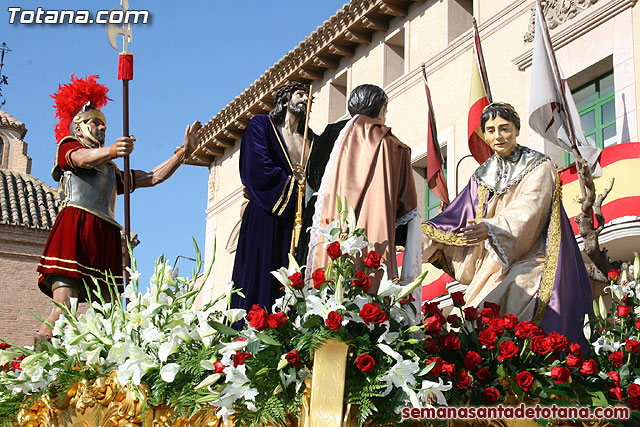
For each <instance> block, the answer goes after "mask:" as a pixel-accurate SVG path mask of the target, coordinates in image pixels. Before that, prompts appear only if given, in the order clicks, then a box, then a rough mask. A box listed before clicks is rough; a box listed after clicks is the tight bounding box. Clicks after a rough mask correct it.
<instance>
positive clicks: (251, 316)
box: [247, 304, 269, 331]
mask: <svg viewBox="0 0 640 427" xmlns="http://www.w3.org/2000/svg"><path fill="white" fill-rule="evenodd" d="M247 320H248V321H249V324H250V325H251V326H253V327H254V328H256V329H257V330H259V331H264V330H265V329H267V327H268V326H269V323H268V322H267V312H266V311H265V310H264V309H262V308H260V306H259V305H258V304H253V307H251V310H249V313H247Z"/></svg>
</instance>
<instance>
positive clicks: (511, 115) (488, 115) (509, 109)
mask: <svg viewBox="0 0 640 427" xmlns="http://www.w3.org/2000/svg"><path fill="white" fill-rule="evenodd" d="M496 116H500V117H502V118H503V119H505V120H508V121H510V122H511V123H513V124H514V125H515V126H516V129H518V131H519V130H520V116H518V113H516V110H515V108H513V106H511V104H507V103H506V102H492V103H491V104H489V105H487V106H486V107H484V110H482V115H481V116H480V128H481V129H482V132H484V126H485V125H486V124H487V122H488V121H489V119H491V120H493V119H495V118H496Z"/></svg>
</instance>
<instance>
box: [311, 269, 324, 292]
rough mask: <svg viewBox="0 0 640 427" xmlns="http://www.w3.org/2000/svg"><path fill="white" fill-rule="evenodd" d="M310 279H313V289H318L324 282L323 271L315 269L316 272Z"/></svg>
mask: <svg viewBox="0 0 640 427" xmlns="http://www.w3.org/2000/svg"><path fill="white" fill-rule="evenodd" d="M311 278H312V279H313V287H314V288H316V289H320V287H321V286H322V284H323V283H324V282H325V279H324V270H323V269H321V268H319V269H317V270H316V271H314V272H313V274H312V275H311Z"/></svg>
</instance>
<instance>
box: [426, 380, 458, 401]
mask: <svg viewBox="0 0 640 427" xmlns="http://www.w3.org/2000/svg"><path fill="white" fill-rule="evenodd" d="M451 387H452V386H451V383H450V382H449V383H447V384H445V383H444V382H443V381H442V378H438V382H437V383H436V382H433V381H422V387H420V390H418V397H419V398H420V401H421V403H422V405H421V406H429V405H432V404H433V402H434V401H435V403H436V404H438V405H440V406H447V399H446V398H445V397H444V393H443V392H444V391H449V390H451Z"/></svg>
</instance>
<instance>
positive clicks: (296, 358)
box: [284, 350, 300, 368]
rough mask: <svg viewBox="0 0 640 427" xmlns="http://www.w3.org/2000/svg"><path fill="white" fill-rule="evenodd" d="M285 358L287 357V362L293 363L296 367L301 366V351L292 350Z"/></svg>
mask: <svg viewBox="0 0 640 427" xmlns="http://www.w3.org/2000/svg"><path fill="white" fill-rule="evenodd" d="M284 358H285V359H287V362H289V363H290V364H291V365H293V367H294V368H297V367H298V366H300V353H298V351H297V350H291V351H290V352H289V353H287V354H286V355H285V356H284Z"/></svg>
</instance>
